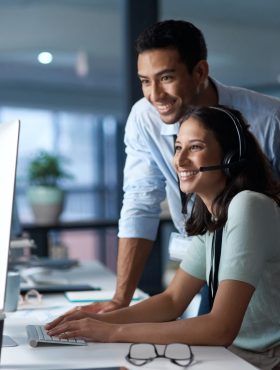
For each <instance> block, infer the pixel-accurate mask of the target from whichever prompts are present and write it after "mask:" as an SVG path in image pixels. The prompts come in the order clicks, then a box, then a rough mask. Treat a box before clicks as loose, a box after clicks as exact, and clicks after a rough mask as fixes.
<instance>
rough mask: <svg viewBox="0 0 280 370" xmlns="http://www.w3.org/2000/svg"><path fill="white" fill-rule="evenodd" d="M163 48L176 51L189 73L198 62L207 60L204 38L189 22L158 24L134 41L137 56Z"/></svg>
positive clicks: (168, 21)
mask: <svg viewBox="0 0 280 370" xmlns="http://www.w3.org/2000/svg"><path fill="white" fill-rule="evenodd" d="M163 48H166V49H168V48H171V49H175V50H177V51H178V53H179V55H180V58H181V60H182V62H183V63H185V64H186V65H187V67H188V71H189V72H190V73H191V72H192V70H193V68H194V67H195V66H196V64H197V63H198V62H199V61H200V60H203V59H204V60H206V59H207V47H206V43H205V39H204V36H203V34H202V32H201V31H200V30H199V29H198V28H196V27H195V26H194V25H193V24H192V23H190V22H186V21H176V20H167V21H163V22H158V23H155V24H153V25H152V26H150V27H148V28H147V29H145V30H144V31H143V32H142V33H141V34H140V35H139V37H138V38H137V40H136V50H137V52H138V54H141V53H143V52H144V51H147V50H152V49H163Z"/></svg>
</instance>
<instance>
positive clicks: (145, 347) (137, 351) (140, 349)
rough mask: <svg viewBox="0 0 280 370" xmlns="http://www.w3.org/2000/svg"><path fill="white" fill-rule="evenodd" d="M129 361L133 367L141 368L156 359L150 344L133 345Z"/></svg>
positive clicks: (153, 348)
mask: <svg viewBox="0 0 280 370" xmlns="http://www.w3.org/2000/svg"><path fill="white" fill-rule="evenodd" d="M129 355H130V356H129V357H130V360H131V361H133V363H134V364H135V365H138V366H141V365H144V364H145V363H147V362H149V361H152V360H153V359H155V358H156V357H157V354H156V352H155V347H154V346H153V345H152V344H133V345H132V346H131V347H130V352H129Z"/></svg>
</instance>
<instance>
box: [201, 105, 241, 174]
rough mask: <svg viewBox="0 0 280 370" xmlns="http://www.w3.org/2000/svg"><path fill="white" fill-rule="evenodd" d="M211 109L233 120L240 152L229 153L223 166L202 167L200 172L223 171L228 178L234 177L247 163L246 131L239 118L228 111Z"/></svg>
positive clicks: (218, 108) (217, 108)
mask: <svg viewBox="0 0 280 370" xmlns="http://www.w3.org/2000/svg"><path fill="white" fill-rule="evenodd" d="M209 108H211V109H216V110H219V111H221V112H223V113H225V114H226V115H227V116H228V117H229V118H230V119H231V121H232V123H233V124H234V127H235V131H236V134H237V137H238V150H232V151H231V152H229V153H227V154H226V155H225V157H224V159H223V161H222V163H221V164H219V165H213V166H205V167H200V168H199V171H201V172H206V171H216V170H223V171H224V173H225V174H226V176H228V177H232V176H233V175H234V174H236V171H235V170H236V169H238V168H241V167H242V166H244V165H245V163H246V139H245V135H244V130H243V128H242V126H241V124H240V122H239V120H238V118H237V117H236V116H235V115H234V114H232V113H231V112H229V111H228V110H226V109H224V108H221V107H209Z"/></svg>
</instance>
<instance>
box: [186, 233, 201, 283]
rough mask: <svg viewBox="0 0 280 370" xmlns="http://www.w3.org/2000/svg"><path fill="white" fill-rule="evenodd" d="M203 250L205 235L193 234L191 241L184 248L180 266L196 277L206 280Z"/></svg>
mask: <svg viewBox="0 0 280 370" xmlns="http://www.w3.org/2000/svg"><path fill="white" fill-rule="evenodd" d="M205 250H206V249H205V236H204V235H203V236H194V237H193V238H192V243H191V244H190V245H189V246H188V248H187V249H186V255H185V257H184V259H183V260H182V262H181V264H180V268H181V269H182V270H184V271H185V272H187V273H188V274H190V275H192V276H194V277H196V278H198V279H201V280H206V252H205Z"/></svg>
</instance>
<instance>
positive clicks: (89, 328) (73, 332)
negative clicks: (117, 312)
mask: <svg viewBox="0 0 280 370" xmlns="http://www.w3.org/2000/svg"><path fill="white" fill-rule="evenodd" d="M94 317H96V318H101V315H98V314H89V313H85V312H82V311H80V312H78V311H77V312H73V313H72V314H71V315H68V316H65V315H64V316H60V317H59V318H57V319H56V320H54V321H52V322H51V323H50V324H49V325H47V326H46V330H47V333H48V335H50V336H55V337H59V338H64V339H70V338H74V337H75V338H84V339H86V340H89V341H98V342H110V341H111V336H112V333H113V332H115V330H117V328H118V326H119V325H118V324H112V323H108V322H103V321H100V320H98V319H95V318H94ZM47 327H52V328H51V329H48V328H47Z"/></svg>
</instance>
